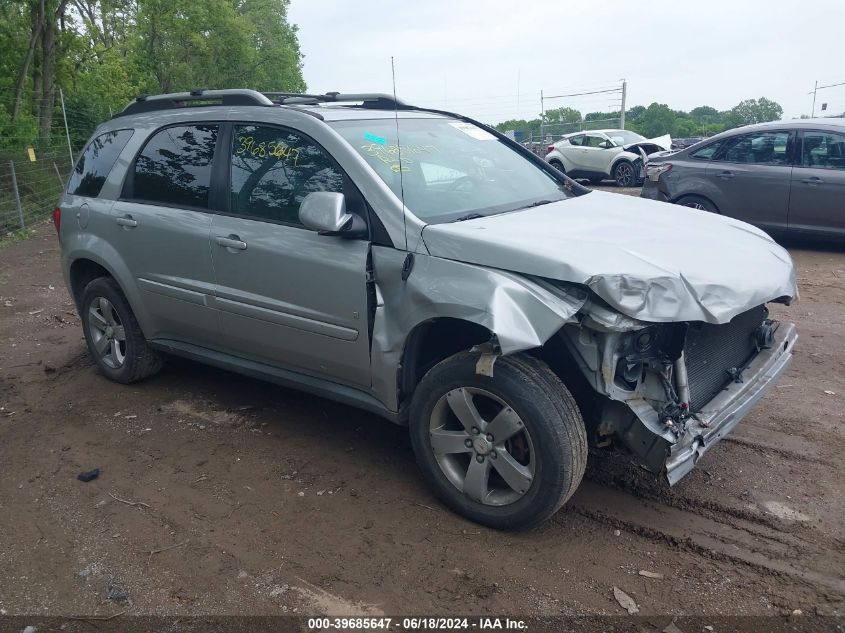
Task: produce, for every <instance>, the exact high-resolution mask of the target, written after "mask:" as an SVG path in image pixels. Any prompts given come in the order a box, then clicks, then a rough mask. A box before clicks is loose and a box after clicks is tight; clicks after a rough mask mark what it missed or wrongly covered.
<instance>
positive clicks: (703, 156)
mask: <svg viewBox="0 0 845 633" xmlns="http://www.w3.org/2000/svg"><path fill="white" fill-rule="evenodd" d="M721 146H722V142H721V141H718V142H716V143H710V145H705V146H704V147H702V148H701V149H697V150H695V151H694V152H692V153H691V154H690V155H689V157H690V158H695V159H698V160H713V157H714V156H715V155H716V152H718V151H719V148H720V147H721Z"/></svg>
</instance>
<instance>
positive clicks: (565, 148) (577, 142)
mask: <svg viewBox="0 0 845 633" xmlns="http://www.w3.org/2000/svg"><path fill="white" fill-rule="evenodd" d="M568 140H569V144H563V145H561V146H560V151H561V153H562V154H563V155H564V156H566V158H567V160H569V162H570V163H571V165H572V168H571V170H572V171H583V170H585V169H586V167H585V163H584V158H585V156H584V154H585V152H584V135H583V134H578V135H577V136H570V137H569V139H568Z"/></svg>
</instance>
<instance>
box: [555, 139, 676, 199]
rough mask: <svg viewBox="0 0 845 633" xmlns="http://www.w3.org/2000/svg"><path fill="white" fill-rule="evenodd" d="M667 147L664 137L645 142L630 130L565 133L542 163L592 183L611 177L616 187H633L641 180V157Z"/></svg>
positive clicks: (670, 141) (669, 141)
mask: <svg viewBox="0 0 845 633" xmlns="http://www.w3.org/2000/svg"><path fill="white" fill-rule="evenodd" d="M671 147H672V138H671V137H670V136H669V135H668V134H667V135H665V136H661V137H659V138H654V139H647V138H645V137H642V136H640V135H639V134H637V133H635V132H631V131H630V130H592V131H590V132H576V133H574V134H567V135H565V136H564V137H563V138H561V140H559V141H558V142H557V143H555V144H553V145H549V147H548V154H546V162H548V163H549V164H550V165H552V167H554V168H556V169H557V170H558V171H562V172H563V173H565V174H566V175H567V176H569V177H570V178H583V179H586V180H589V181H590V182H592V183H593V184H598V183H600V182H601V181H602V180H604V179H606V178H612V179H613V180H615V181H616V184H617V185H619V186H620V187H633V186H635V185H638V184H642V182H643V180H644V178H645V172H644V171H643V170H644V167H643V160H642V155H643V154H645V155H646V156H648V155H649V154H653V153H654V152H660V151H663V150H667V149H670V148H671ZM641 152H642V153H641Z"/></svg>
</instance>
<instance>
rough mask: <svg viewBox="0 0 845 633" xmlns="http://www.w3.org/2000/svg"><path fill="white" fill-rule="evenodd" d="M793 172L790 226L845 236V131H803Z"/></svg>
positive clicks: (793, 228) (802, 231)
mask: <svg viewBox="0 0 845 633" xmlns="http://www.w3.org/2000/svg"><path fill="white" fill-rule="evenodd" d="M802 137H803V139H802V142H801V159H800V162H798V163H797V164H796V166H795V170H794V171H793V172H792V194H791V196H790V199H789V230H790V231H791V232H797V233H813V234H817V233H826V234H832V235H834V236H836V237H839V238H845V134H841V133H837V132H826V131H804V132H802Z"/></svg>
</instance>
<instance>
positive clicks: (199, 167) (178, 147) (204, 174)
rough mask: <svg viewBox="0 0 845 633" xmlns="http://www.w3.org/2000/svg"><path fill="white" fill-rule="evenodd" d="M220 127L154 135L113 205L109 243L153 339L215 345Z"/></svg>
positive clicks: (187, 127) (183, 127)
mask: <svg viewBox="0 0 845 633" xmlns="http://www.w3.org/2000/svg"><path fill="white" fill-rule="evenodd" d="M218 133H219V125H218V124H216V123H183V124H179V125H172V126H168V127H166V128H163V129H161V130H159V131H157V132H154V133H153V134H152V135H151V136H150V138H149V140H147V142H146V143H145V144H144V146H143V148H142V149H141V151H140V152H139V154H138V156H137V157H136V158H135V160H134V161H133V163H132V165H130V167H129V171H128V174H127V178H126V182H125V183H124V188H123V194H122V196H121V198H120V199H119V200H117V201H116V202H115V203H114V206H113V207H112V214H111V221H110V222H109V224H108V227H109V228H108V239H109V241H110V242H111V243H112V244H113V246H114V248H115V250H116V251H117V253H118V254H119V255H120V256H121V257H122V258H123V261H124V263H125V264H126V266H127V267H128V268H129V270H130V272H131V274H132V277H133V278H134V279H135V281H136V283H137V284H138V288H139V291H140V294H141V297H142V300H143V303H144V307H145V308H146V309H147V311H148V316H149V318H150V321H151V324H150V325H151V326H152V327H151V330H150V331H147V332H145V334H146V336H147V337H148V338H157V339H175V340H182V341H186V342H189V343H193V344H195V345H199V346H203V347H214V345H215V343H216V341H217V339H218V337H219V331H220V329H219V322H218V316H217V312H216V310H215V309H214V308H213V307H212V306H211V305H210V297H211V295H212V294H213V292H214V273H213V271H212V268H211V252H210V249H209V246H208V235H209V231H210V229H211V215H210V213H209V191H210V184H211V173H212V163H213V160H214V152H215V146H216V144H217V140H218V136H219V134H218Z"/></svg>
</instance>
